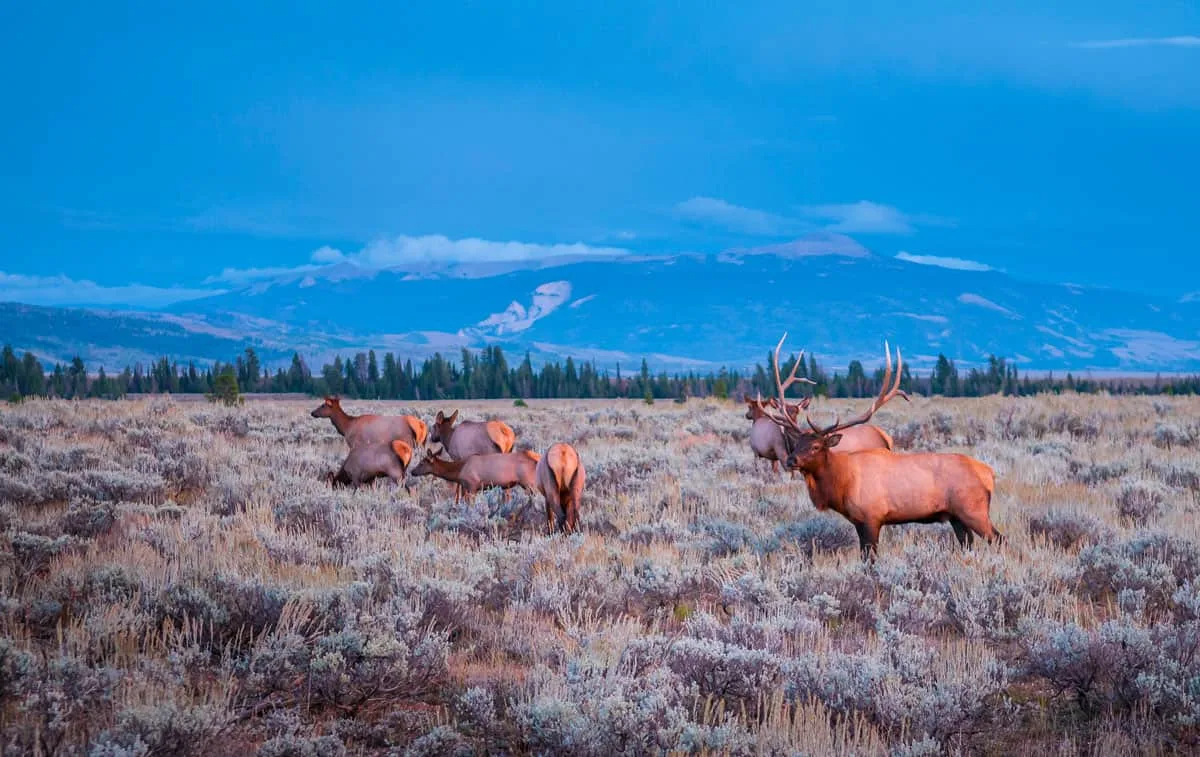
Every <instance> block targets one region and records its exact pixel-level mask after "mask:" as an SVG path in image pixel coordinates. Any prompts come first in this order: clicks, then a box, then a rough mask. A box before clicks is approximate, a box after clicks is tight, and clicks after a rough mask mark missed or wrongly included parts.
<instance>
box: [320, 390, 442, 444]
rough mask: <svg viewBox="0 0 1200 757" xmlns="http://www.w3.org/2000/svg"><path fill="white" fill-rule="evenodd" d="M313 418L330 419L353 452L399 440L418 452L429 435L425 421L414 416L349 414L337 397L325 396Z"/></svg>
mask: <svg viewBox="0 0 1200 757" xmlns="http://www.w3.org/2000/svg"><path fill="white" fill-rule="evenodd" d="M312 417H314V418H328V419H329V420H331V421H332V422H333V427H334V428H336V429H337V431H338V433H339V434H341V435H342V437H343V438H345V440H346V443H347V444H349V445H350V447H351V449H353V448H354V447H357V446H358V445H360V444H376V443H380V442H390V441H392V440H393V439H399V440H401V441H403V442H404V443H405V444H407V445H408V446H409V447H412V448H413V449H416V448H417V447H420V446H421V445H422V444H424V443H425V437H426V436H427V434H428V429H427V428H426V426H425V421H423V420H421V419H420V418H418V417H416V416H415V415H350V414H349V413H347V412H346V411H345V410H343V409H342V402H341V400H340V399H339V398H337V397H326V398H325V401H324V402H322V403H321V404H320V405H319V406H318V407H317V409H316V410H313V411H312Z"/></svg>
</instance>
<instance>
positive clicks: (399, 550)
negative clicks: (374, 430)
mask: <svg viewBox="0 0 1200 757" xmlns="http://www.w3.org/2000/svg"><path fill="white" fill-rule="evenodd" d="M865 402H866V401H865V400H857V401H855V400H846V401H836V402H818V403H816V405H815V406H814V409H813V411H814V417H823V416H824V414H825V413H828V412H830V411H832V410H833V409H839V410H843V411H845V410H848V409H850V408H861V407H862V406H863V405H864V403H865ZM316 404H317V401H316V400H309V401H303V402H300V401H289V402H272V401H262V402H253V403H248V404H246V405H245V406H243V407H241V408H235V409H225V408H221V407H217V406H212V405H208V404H199V403H184V402H176V401H173V400H169V399H149V400H139V401H131V402H99V401H96V402H65V401H37V402H27V403H25V404H23V405H20V406H9V407H5V408H0V503H2V504H0V528H2V529H3V536H2V537H0V587H2V599H0V622H2V623H3V633H2V634H0V636H2V637H3V638H0V697H2V701H0V734H2V736H0V737H2V739H3V742H4V744H3V746H4V749H3V753H4V754H5V755H8V754H13V755H17V754H20V755H26V754H45V755H49V754H87V753H91V754H96V755H141V754H197V755H200V754H204V755H220V754H254V753H255V752H256V751H257V753H259V754H265V755H275V756H277V757H278V756H282V755H310V756H314V757H315V756H317V755H338V754H390V753H394V754H414V755H440V754H487V753H493V754H494V753H505V752H507V753H512V754H561V753H569V754H575V755H589V754H595V755H605V756H606V757H607V756H609V755H616V754H630V755H635V754H656V753H661V752H663V751H667V750H679V751H681V752H696V753H705V752H707V753H712V754H723V753H732V754H755V753H772V754H795V753H802V754H813V755H823V754H856V755H877V754H879V755H882V754H904V755H935V754H945V753H951V754H958V753H963V754H995V755H1002V754H1012V753H1014V752H1016V751H1017V750H1018V749H1020V750H1022V751H1024V750H1027V749H1039V750H1041V751H1042V752H1043V753H1048V754H1105V755H1107V754H1114V755H1115V754H1138V753H1149V754H1155V753H1159V754H1169V753H1182V752H1192V751H1194V750H1195V749H1197V748H1200V524H1198V521H1197V512H1198V511H1200V399H1196V398H1186V399H1184V398H1175V399H1171V398H1155V399H1151V398H1121V399H1116V398H1110V397H1106V396H1094V397H1082V396H1048V397H1038V398H1032V399H1029V398H1023V399H1011V398H1000V397H996V398H988V399H982V400H943V399H920V398H916V399H914V400H913V402H912V403H911V404H905V403H893V404H891V405H889V406H887V407H886V408H884V409H883V410H881V411H880V412H879V413H878V415H877V416H876V420H875V422H877V423H879V424H880V425H882V426H884V427H885V428H887V429H888V430H889V431H890V432H892V434H893V435H894V436H895V438H896V441H897V443H898V445H899V446H901V447H902V448H905V449H935V450H955V451H965V452H968V453H970V454H972V455H974V456H976V457H978V458H980V459H982V460H984V461H985V462H987V463H989V464H990V465H992V466H993V467H994V468H995V470H996V474H997V491H996V497H995V499H994V501H993V504H992V517H993V520H994V522H995V523H996V525H997V526H998V527H999V529H1000V530H1001V531H1002V532H1003V533H1004V534H1005V536H1006V538H1007V541H1006V542H1005V543H1004V544H1003V546H999V547H993V546H988V545H984V544H977V546H976V547H975V549H974V550H973V551H970V552H963V551H961V550H960V549H959V548H958V547H957V544H956V543H955V541H954V538H953V536H952V533H951V530H950V528H949V527H948V526H945V525H936V526H908V527H885V528H884V530H883V536H882V540H881V543H880V554H879V559H878V562H877V563H876V565H875V566H874V568H870V567H867V566H865V565H863V564H862V563H861V562H860V561H859V553H858V548H857V542H856V538H855V535H854V530H853V528H852V527H851V526H850V524H849V523H847V522H846V521H844V520H843V519H841V518H840V516H837V515H827V514H821V513H817V512H815V511H814V510H813V508H812V505H811V504H810V503H809V499H808V495H807V493H806V491H805V489H804V486H803V483H802V481H801V480H800V479H796V480H792V479H790V478H786V477H783V478H781V477H778V476H773V475H771V474H770V472H769V469H768V468H767V467H766V466H765V464H756V463H755V462H754V461H753V459H752V455H751V452H750V450H749V448H748V446H747V443H746V439H747V433H748V430H749V426H750V423H749V422H748V421H746V420H745V419H744V418H743V412H744V406H740V405H734V404H733V403H724V404H720V403H716V402H708V401H705V402H698V401H693V402H691V403H688V404H687V405H676V404H671V403H662V402H660V403H658V404H655V405H653V406H646V405H644V404H642V403H640V402H631V401H630V402H625V401H621V402H612V401H606V402H587V401H541V402H536V401H535V402H530V407H529V408H514V407H512V405H511V402H464V403H462V404H461V408H462V414H461V416H462V417H463V418H467V419H477V418H480V417H499V418H503V419H504V420H506V421H508V422H509V424H510V425H511V426H512V427H513V429H514V430H515V431H516V432H517V439H518V447H522V446H530V447H533V448H535V449H537V450H539V451H541V450H544V449H545V448H546V447H547V446H548V445H549V444H550V443H552V442H556V441H567V442H571V443H572V444H575V445H576V446H577V448H578V449H579V452H580V455H581V457H582V459H583V462H584V464H585V466H586V467H587V473H588V489H587V491H586V493H585V498H584V504H583V508H582V521H583V531H582V533H580V534H576V535H573V536H552V537H547V536H544V535H543V526H544V522H545V515H544V510H543V509H542V506H541V500H540V497H539V498H537V499H536V501H535V502H534V503H533V504H532V506H529V507H527V508H525V510H524V511H522V512H517V513H516V515H515V517H514V518H513V523H512V524H510V522H509V516H510V515H512V514H513V512H514V508H516V509H518V510H519V508H520V507H521V506H522V505H524V504H525V503H526V498H525V496H524V494H521V493H516V494H514V496H513V500H512V502H511V503H510V504H508V505H504V504H502V503H501V501H500V497H499V496H498V494H497V493H495V492H492V493H488V494H486V495H481V496H480V497H479V498H478V499H477V500H476V502H474V503H473V504H461V505H455V504H454V502H453V496H451V495H450V494H449V491H448V487H447V486H446V485H445V484H444V483H443V482H440V481H437V482H435V481H431V480H424V479H422V480H420V483H419V485H418V486H417V487H416V489H415V494H414V496H409V495H406V494H405V493H404V492H403V490H399V489H394V488H392V487H391V486H388V485H383V484H380V485H379V486H378V487H376V488H373V489H366V490H361V491H358V492H352V491H336V492H335V491H331V490H330V489H329V488H328V487H327V485H326V484H325V483H324V481H323V480H321V479H320V477H321V475H322V474H323V473H325V472H326V471H330V470H335V469H336V468H337V466H338V464H339V463H340V461H341V459H342V457H343V456H344V454H345V445H344V442H343V441H342V440H341V438H340V437H339V436H338V435H337V433H336V432H335V431H334V429H333V427H332V426H331V424H330V423H329V422H328V421H325V420H317V419H313V418H310V417H309V411H310V410H311V409H312V408H313V407H315V406H316ZM347 407H348V409H350V410H351V411H352V412H365V411H368V410H369V411H375V412H388V413H396V412H401V411H413V410H415V412H416V413H417V414H419V415H421V416H422V417H423V418H425V419H426V421H429V420H430V419H431V418H432V416H433V414H434V412H435V411H436V410H437V409H443V408H444V409H446V410H451V409H453V406H452V405H434V404H430V403H419V404H417V405H414V404H412V403H404V404H401V403H370V402H353V403H351V402H349V401H347Z"/></svg>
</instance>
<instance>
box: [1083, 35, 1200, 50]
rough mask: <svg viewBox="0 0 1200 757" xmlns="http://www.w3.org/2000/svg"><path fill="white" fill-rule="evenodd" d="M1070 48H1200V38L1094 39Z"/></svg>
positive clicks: (1191, 36)
mask: <svg viewBox="0 0 1200 757" xmlns="http://www.w3.org/2000/svg"><path fill="white" fill-rule="evenodd" d="M1068 47H1074V48H1077V49H1081V50H1112V49H1115V48H1122V47H1200V37H1197V36H1193V35H1186V36H1181V37H1127V38H1125V39H1092V40H1086V41H1084V42H1071V43H1069V44H1068Z"/></svg>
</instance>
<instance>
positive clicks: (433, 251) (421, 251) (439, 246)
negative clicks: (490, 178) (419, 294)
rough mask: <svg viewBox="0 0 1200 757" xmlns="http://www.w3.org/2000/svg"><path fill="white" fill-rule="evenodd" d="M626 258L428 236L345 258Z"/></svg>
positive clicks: (383, 262) (578, 247)
mask: <svg viewBox="0 0 1200 757" xmlns="http://www.w3.org/2000/svg"><path fill="white" fill-rule="evenodd" d="M322 249H328V248H322ZM318 252H320V250H318ZM315 254H316V253H314V255H315ZM628 254H629V250H626V249H624V248H621V247H595V246H592V245H587V244H583V243H581V242H575V243H573V244H534V243H530V242H493V241H490V240H487V239H477V238H474V237H472V238H468V239H450V238H448V237H445V236H442V235H441V234H429V235H426V236H421V237H410V236H404V235H401V236H398V237H392V238H390V239H377V240H375V241H374V242H371V243H370V244H368V245H367V246H366V247H364V248H362V250H360V251H358V252H356V253H354V254H353V255H347V256H345V257H346V259H347V260H349V261H350V262H352V263H354V264H355V265H357V266H360V267H363V268H389V267H392V266H396V265H401V264H405V263H451V262H453V263H498V262H512V261H521V260H542V259H544V258H555V257H620V256H623V255H628Z"/></svg>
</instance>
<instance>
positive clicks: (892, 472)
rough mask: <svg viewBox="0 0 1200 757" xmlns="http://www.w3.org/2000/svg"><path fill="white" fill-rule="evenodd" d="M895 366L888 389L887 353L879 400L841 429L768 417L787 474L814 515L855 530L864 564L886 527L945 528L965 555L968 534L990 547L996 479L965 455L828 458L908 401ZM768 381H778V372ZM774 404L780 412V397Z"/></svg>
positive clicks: (880, 452)
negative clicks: (781, 439)
mask: <svg viewBox="0 0 1200 757" xmlns="http://www.w3.org/2000/svg"><path fill="white" fill-rule="evenodd" d="M896 361H897V364H896V371H895V382H894V383H893V382H892V357H891V350H890V349H888V350H887V363H886V368H885V370H884V375H883V386H882V388H881V389H880V391H879V396H878V397H876V399H875V401H874V402H873V403H872V404H871V407H869V408H868V409H867V411H866V412H865V413H863V414H862V415H860V416H858V417H857V418H853V419H851V420H849V421H846V422H844V423H842V422H840V420H839V419H838V418H836V417H835V418H834V422H833V423H832V424H831V425H829V426H823V427H822V426H817V425H816V424H815V423H813V422H812V419H811V418H809V417H808V416H807V415H806V416H805V421H806V422H807V424H808V428H804V427H802V426H801V425H800V423H799V422H798V421H797V420H796V418H794V417H792V415H791V414H790V413H788V412H786V411H784V412H782V413H772V414H771V419H772V420H773V421H774V422H775V423H777V424H778V425H779V427H780V428H781V429H783V432H784V434H785V435H787V437H788V442H789V447H790V448H791V450H792V452H791V454H790V455H789V457H788V461H787V466H788V467H789V468H796V469H798V470H800V471H801V472H802V473H804V479H805V482H806V483H807V484H808V493H809V496H810V497H811V498H812V501H813V505H814V506H815V507H816V508H817V509H818V510H834V511H835V512H837V513H839V514H841V515H842V516H844V517H845V518H846V519H847V520H849V521H850V522H851V523H853V524H854V528H855V530H856V531H858V542H859V546H860V547H861V549H862V555H863V559H864V560H870V559H873V558H874V554H875V551H876V547H877V545H878V543H879V529H880V528H881V527H882V526H884V525H888V524H897V523H945V522H949V523H950V525H951V526H952V527H953V528H954V535H955V536H956V537H957V538H958V541H959V543H960V544H961V545H963V546H964V547H969V546H971V544H972V543H973V542H974V537H975V534H978V535H980V536H982V537H983V538H985V539H987V540H988V541H989V542H991V541H993V540H998V539H999V538H1000V532H999V531H997V530H996V527H995V526H994V525H992V522H991V517H990V514H989V509H990V507H991V501H992V492H993V490H994V489H995V474H994V473H993V471H992V469H991V468H990V467H989V466H987V465H985V464H984V463H981V462H979V461H978V460H975V459H974V458H971V457H968V456H966V455H959V454H950V453H936V452H927V453H911V454H902V453H896V452H892V451H890V450H886V449H870V450H863V451H861V452H855V453H853V454H848V455H847V454H834V452H833V449H834V447H837V446H838V445H839V444H840V442H841V441H842V438H843V433H844V432H845V431H846V430H847V429H850V428H854V427H856V426H861V425H862V424H864V423H866V422H867V421H868V420H870V419H871V416H872V415H874V414H875V411H876V410H878V409H879V408H880V407H882V406H883V405H884V404H885V403H887V402H888V401H889V400H891V399H892V398H893V397H896V396H900V397H903V398H904V399H906V400H907V399H908V395H907V394H905V393H904V392H902V391H901V390H900V376H901V373H902V369H903V358H902V357H901V356H900V352H899V350H897V351H896ZM775 373H776V376H778V374H779V366H778V364H776V366H775ZM889 384H891V386H889ZM780 402H781V404H783V405H784V406H785V407H786V403H785V402H784V400H783V396H782V394H781V395H780Z"/></svg>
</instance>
